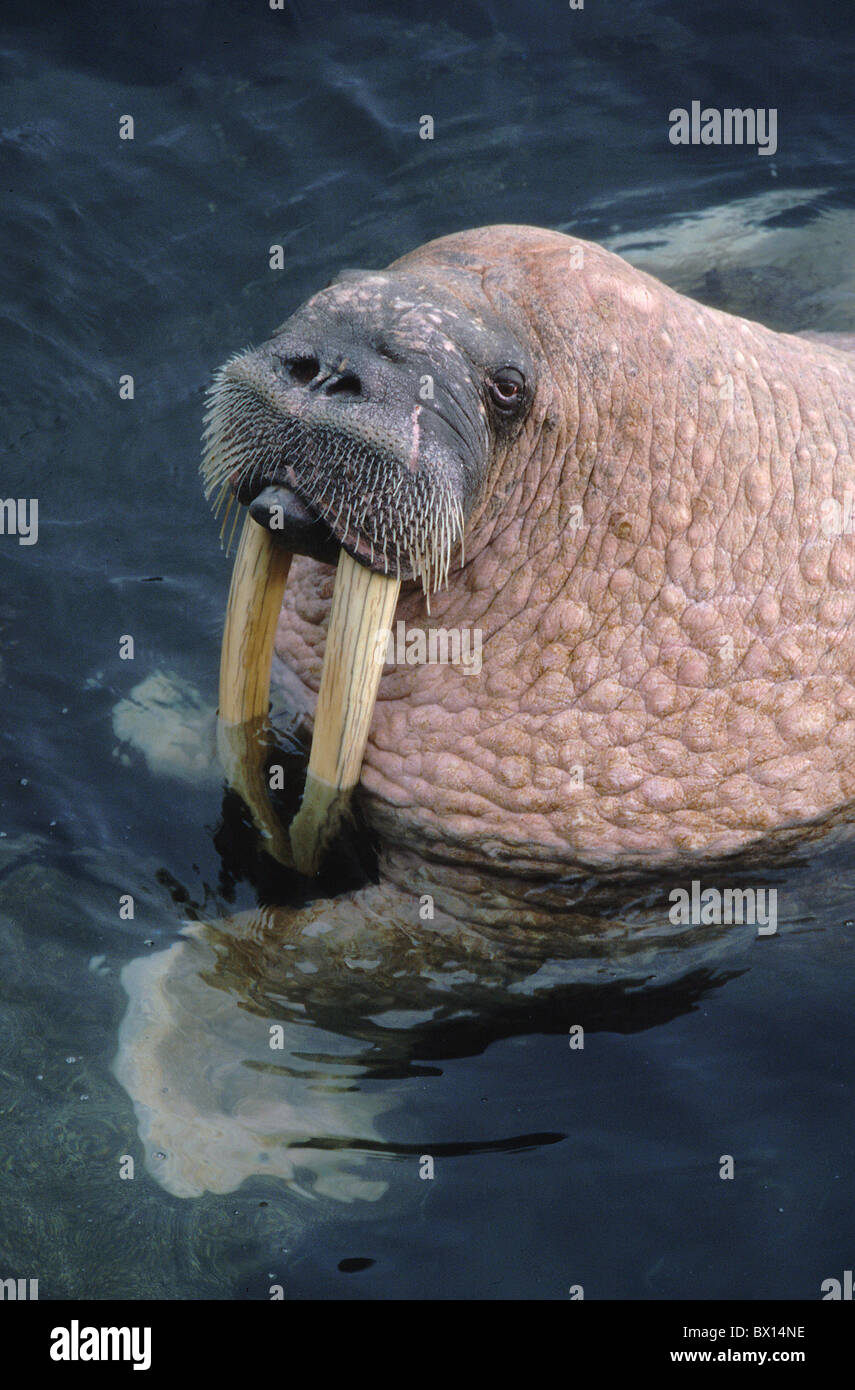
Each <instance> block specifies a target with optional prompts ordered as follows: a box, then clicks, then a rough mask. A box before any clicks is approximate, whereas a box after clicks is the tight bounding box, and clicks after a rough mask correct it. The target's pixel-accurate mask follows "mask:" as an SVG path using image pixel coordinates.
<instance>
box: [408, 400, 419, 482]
mask: <svg viewBox="0 0 855 1390" xmlns="http://www.w3.org/2000/svg"><path fill="white" fill-rule="evenodd" d="M421 409H422V408H421V406H420V405H415V406H414V407H413V413H412V416H411V417H410V418H411V424H412V426H413V447H412V449H411V450H410V457H409V459H408V461H407V464H408V467H409V470H410V472H411V473H415V471H416V469H417V468H418V466H419V415H420V414H421Z"/></svg>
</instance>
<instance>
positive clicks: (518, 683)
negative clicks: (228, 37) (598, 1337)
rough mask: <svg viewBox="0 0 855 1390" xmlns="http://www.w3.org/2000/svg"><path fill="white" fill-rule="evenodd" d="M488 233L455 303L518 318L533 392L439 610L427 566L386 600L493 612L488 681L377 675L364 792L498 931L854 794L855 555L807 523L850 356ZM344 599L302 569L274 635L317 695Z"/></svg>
mask: <svg viewBox="0 0 855 1390" xmlns="http://www.w3.org/2000/svg"><path fill="white" fill-rule="evenodd" d="M502 235H503V234H501V233H499V232H497V230H496V229H491V231H490V233H489V234H484V233H477V232H476V233H471V234H468V235H467V237H466V239H465V250H466V256H465V257H463V258H461V259H464V260H465V261H466V264H465V267H464V268H465V271H466V274H467V275H468V276H469V282H470V283H471V307H472V309H473V311H476V312H477V308H478V305H479V303H480V304H484V302H485V300H486V302H487V303H488V304H489V306H490V308H491V309H493V310H494V311H495V312H496V313H499V314H502V315H504V316H506V317H507V318H508V320H509V321H510V322H511V323H512V324H513V325H514V326H515V327H516V326H517V325H519V331H520V332H523V333H525V334H526V335H527V343H528V346H529V349H530V351H531V353H532V356H533V358H534V360H535V363H536V369H537V392H536V397H535V400H534V403H533V405H532V409H531V412H530V414H529V416H528V418H527V420H526V423H525V425H524V427H523V430H522V434H521V435H520V436H518V437H517V438H516V439H515V440H514V441H513V443H512V444H511V446H510V447H508V448H506V449H505V450H504V451H503V452H500V453H499V454H498V456H497V457H496V458H495V459H494V460H493V464H492V469H491V474H490V476H489V478H488V483H487V486H486V488H485V490H484V492H483V495H482V496H481V498H480V500H479V501H478V502H477V503H476V504H475V506H474V509H473V510H472V512H471V514H470V516H469V518H468V522H467V528H466V546H465V565H464V567H463V568H462V569H456V570H455V569H454V568H452V572H451V576H450V581H449V588H448V590H447V591H442V592H440V593H439V594H437V595H435V596H434V597H433V598H432V600H431V616H430V618H428V617H427V615H426V608H425V602H424V599H423V597H422V595H421V594H420V593H419V592H417V591H416V588H415V586H414V585H409V586H406V585H405V587H404V590H403V592H402V597H401V601H400V604H399V608H398V613H397V617H398V619H403V620H404V621H405V622H406V623H407V625H408V626H419V627H422V628H428V629H429V628H430V627H443V628H455V627H457V628H463V629H466V628H470V629H480V631H481V633H482V667H481V671H480V673H479V674H466V673H464V671H463V670H462V669H461V668H460V667H459V666H451V665H442V666H439V665H435V666H431V665H419V666H404V665H402V666H397V667H395V668H392V667H387V670H386V672H385V673H384V676H383V679H382V682H381V688H380V696H379V699H378V703H377V707H376V710H375V714H374V721H373V725H372V731H371V737H370V740H369V745H368V749H367V753H366V757H365V762H364V767H363V775H362V784H361V789H360V791H361V807H362V811H363V814H364V816H365V818H366V819H367V821H368V824H369V826H370V828H371V829H372V831H373V832H374V834H375V836H376V838H377V840H378V843H379V846H380V863H381V873H382V875H383V877H384V879H386V880H388V881H389V882H390V883H392V884H395V885H397V887H398V888H399V889H400V891H401V892H402V893H404V894H409V895H413V894H414V893H416V894H417V893H421V892H428V891H433V892H435V895H436V899H437V904H438V905H439V906H441V908H442V910H443V911H446V912H447V913H448V914H449V915H450V916H451V917H452V918H455V919H458V920H463V919H468V920H475V921H479V922H481V921H483V922H484V923H485V924H486V923H493V924H495V925H497V926H501V924H502V922H503V921H505V922H507V923H511V922H513V923H516V924H518V925H526V924H528V923H530V924H531V925H535V924H536V923H538V922H540V921H544V922H545V921H549V920H551V919H554V918H555V916H556V914H558V915H560V914H561V913H562V911H564V910H565V909H566V907H567V906H568V905H570V904H572V902H573V901H574V900H577V899H578V894H579V885H580V883H582V882H584V881H585V880H586V879H587V878H588V877H589V876H590V875H591V874H592V873H593V874H595V875H600V876H606V877H607V876H609V875H615V876H617V877H618V878H619V879H620V878H624V877H626V876H627V875H632V874H641V873H644V872H646V871H651V870H659V869H674V868H675V866H677V865H682V866H689V867H691V866H693V865H694V866H695V867H697V866H698V865H700V864H704V863H708V862H712V861H722V860H726V859H727V857H728V856H730V855H734V854H736V853H742V852H745V851H746V850H748V849H754V850H757V851H758V852H759V853H760V854H761V855H762V854H763V853H765V852H766V851H768V850H770V849H773V848H774V847H775V846H783V847H785V846H786V845H788V844H789V843H790V842H791V841H793V840H794V839H797V838H803V836H804V833H805V832H804V827H805V826H814V827H815V826H816V825H818V824H819V823H821V822H822V821H823V820H824V819H825V818H828V817H829V816H831V814H832V812H834V811H835V808H839V807H841V806H843V805H844V804H845V803H847V802H850V801H852V800H853V799H855V686H853V681H852V672H853V670H855V650H853V636H852V634H853V631H855V625H853V618H855V611H853V608H855V583H853V579H855V545H853V537H852V536H850V535H847V534H842V535H831V536H826V534H825V533H824V531H823V527H822V522H821V509H822V508H823V506H824V505H826V504H827V500H828V499H830V498H834V499H836V500H837V501H838V502H839V503H840V505H841V506H844V505H845V500H846V493H847V491H848V490H849V489H850V488H851V486H852V485H853V469H852V465H851V448H852V443H853V434H855V425H853V419H852V414H851V405H850V404H849V403H851V402H852V401H853V399H855V374H853V369H852V367H851V366H850V363H849V360H848V358H847V356H846V355H845V354H844V353H842V352H838V351H835V350H834V349H830V348H825V347H821V346H819V345H816V344H813V343H807V342H805V341H803V340H801V339H798V338H795V337H791V336H789V335H784V334H777V333H773V332H771V331H769V330H767V329H764V328H762V327H760V326H759V325H757V324H754V323H749V322H747V321H745V320H742V319H737V318H734V317H731V316H729V315H726V314H723V313H719V312H717V311H714V310H711V309H707V308H704V307H702V306H700V305H698V304H695V303H694V302H693V301H690V300H688V299H685V298H684V297H682V296H680V295H677V294H675V293H674V292H672V291H670V290H668V289H667V288H665V287H664V286H662V285H660V284H659V283H658V282H656V281H655V280H652V279H651V278H649V277H648V276H646V275H644V274H642V273H641V272H639V271H636V270H634V269H632V268H631V267H630V266H628V265H626V264H625V263H624V262H622V261H621V260H619V259H618V258H616V257H614V256H612V255H610V254H609V253H607V252H605V251H603V250H602V249H600V248H599V247H596V246H592V245H590V244H588V243H583V242H577V241H575V240H574V239H570V238H566V237H562V236H560V235H557V234H550V233H539V232H534V231H532V232H531V233H530V234H529V236H528V237H527V238H522V247H521V237H520V229H513V232H511V231H510V230H508V232H507V233H506V235H507V239H508V240H507V246H506V247H504V246H503V244H502ZM454 241H455V243H456V244H457V247H458V248H459V247H460V246H461V244H462V242H463V241H464V239H463V238H461V237H456V238H454ZM446 256H447V250H445V249H444V245H443V241H440V242H436V243H432V244H430V245H428V246H426V247H424V248H421V249H420V250H419V251H417V252H415V253H413V254H412V255H411V256H408V257H405V258H404V259H403V260H402V261H401V262H399V263H397V264H398V265H400V266H401V268H406V269H414V268H417V267H418V268H422V267H425V268H427V269H428V270H429V269H430V268H431V266H432V265H433V264H436V265H437V266H440V267H441V266H442V264H443V262H444V259H445V258H446ZM391 269H394V267H392V268H391ZM455 269H457V267H455ZM460 278H461V277H458V276H456V282H455V292H456V293H457V294H458V296H461V295H462V294H464V293H465V291H462V290H461V289H460ZM330 591H331V571H329V570H328V569H327V567H324V566H319V565H318V564H317V563H316V562H314V561H310V560H304V559H302V558H300V559H298V560H296V561H295V565H294V569H293V571H292V580H291V583H290V585H289V588H288V590H287V593H286V603H285V607H284V608H283V613H282V617H281V619H280V626H279V631H278V636H277V651H278V654H279V656H280V657H281V658H282V660H283V661H284V662H285V663H286V664H287V665H288V666H289V667H290V668H291V669H292V671H293V672H295V673H296V675H297V676H298V677H299V679H300V680H301V681H302V682H303V684H304V686H305V687H307V688H308V690H309V691H310V692H311V691H316V690H317V686H318V680H319V675H320V660H321V655H322V651H323V640H324V621H325V614H326V608H327V605H328V598H329V593H330ZM428 883H431V884H432V885H433V888H432V889H430V888H428V887H427V886H426V885H427V884H428Z"/></svg>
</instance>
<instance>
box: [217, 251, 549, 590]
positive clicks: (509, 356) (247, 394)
mask: <svg viewBox="0 0 855 1390" xmlns="http://www.w3.org/2000/svg"><path fill="white" fill-rule="evenodd" d="M460 288H461V292H462V290H463V285H462V284H461V287H460ZM533 377H534V369H533V364H532V359H531V355H530V353H529V351H528V349H527V348H526V346H525V344H524V342H523V341H522V340H521V338H520V337H518V336H516V335H515V334H514V332H513V330H512V328H511V327H510V326H509V324H508V323H507V321H505V320H504V319H502V318H500V317H499V316H498V315H497V314H496V313H494V312H493V311H491V309H490V306H489V305H488V304H487V302H486V301H485V302H484V303H483V304H482V305H481V306H480V309H479V312H477V313H476V314H473V312H472V308H471V303H470V304H467V303H465V302H464V300H463V299H462V298H456V297H455V295H454V293H453V285H452V286H450V285H449V282H448V277H447V276H446V277H444V279H443V282H442V284H441V286H440V285H437V284H436V283H431V279H430V277H429V276H425V275H414V274H412V273H407V272H395V271H394V269H392V270H390V271H388V272H383V273H376V272H370V271H364V272H363V271H352V270H351V271H346V272H344V273H343V274H342V275H340V276H339V277H338V278H337V279H336V280H334V281H333V282H332V284H330V285H329V286H328V287H327V288H326V289H325V290H323V291H321V293H319V294H316V295H314V296H313V297H312V298H311V299H309V300H308V301H307V303H305V304H304V305H303V306H302V308H300V309H298V310H297V312H296V313H295V314H293V315H292V317H291V318H289V319H288V320H287V321H286V322H285V323H284V324H282V325H281V327H280V328H278V329H277V330H276V331H275V332H274V334H273V336H272V337H271V338H270V339H269V340H268V341H267V342H266V343H264V344H262V346H261V347H259V348H256V349H254V350H252V351H250V352H244V353H241V354H239V355H238V356H236V357H233V358H232V359H231V360H230V361H229V362H227V363H226V365H225V366H224V367H223V368H222V369H221V370H220V371H219V372H218V374H217V377H216V379H215V381H214V384H213V386H212V388H211V392H210V409H209V412H208V416H207V432H206V448H205V458H204V463H203V475H204V478H205V484H206V488H207V491H208V493H209V494H213V495H214V496H215V497H216V498H217V500H218V501H223V500H225V499H226V497H227V495H228V492H229V491H231V492H232V493H233V494H234V495H235V496H236V497H237V499H238V501H239V502H241V503H242V504H244V505H246V506H249V509H250V513H251V515H252V516H253V518H254V519H255V520H256V521H257V522H258V523H259V524H260V525H262V526H266V527H268V528H269V529H270V530H271V533H272V534H273V536H274V537H275V538H276V539H278V540H280V541H281V542H282V544H283V545H285V546H286V548H287V549H289V550H291V551H292V552H297V553H300V554H306V555H311V556H313V557H314V558H316V559H321V560H332V561H333V562H334V561H335V559H336V558H337V554H338V551H339V550H340V549H344V550H345V551H347V553H348V554H349V555H351V556H352V557H353V558H354V559H355V560H356V561H357V562H358V563H360V564H362V565H365V566H367V567H368V568H370V569H372V570H375V571H377V572H379V573H382V574H393V575H395V576H396V577H397V578H399V579H403V580H407V579H416V580H418V581H419V582H420V583H421V585H422V587H423V589H424V592H425V593H426V594H428V595H429V594H430V593H432V592H434V591H435V590H436V589H438V588H439V587H440V585H441V584H442V583H443V582H445V581H447V578H448V572H449V566H450V564H451V561H452V557H453V555H454V554H455V552H457V553H458V554H460V553H461V548H462V540H463V529H464V526H465V523H466V518H467V517H468V516H469V514H470V513H471V510H472V507H473V505H474V504H475V503H476V501H477V500H478V499H479V498H480V497H481V496H482V494H483V492H484V488H485V483H486V480H487V478H488V476H489V472H490V467H489V465H490V458H491V455H492V454H493V453H494V452H495V451H496V450H497V449H502V448H507V447H508V446H509V445H510V444H511V443H512V441H513V437H514V435H515V434H516V432H517V431H518V429H519V427H520V425H521V424H522V422H523V420H524V419H525V415H526V413H527V411H528V409H529V407H530V405H531V401H532V398H533V394H534V380H533Z"/></svg>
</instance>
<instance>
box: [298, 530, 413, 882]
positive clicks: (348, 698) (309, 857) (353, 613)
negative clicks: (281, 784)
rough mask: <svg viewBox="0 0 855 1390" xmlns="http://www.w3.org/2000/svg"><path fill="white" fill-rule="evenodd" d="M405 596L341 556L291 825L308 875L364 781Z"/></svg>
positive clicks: (395, 581)
mask: <svg viewBox="0 0 855 1390" xmlns="http://www.w3.org/2000/svg"><path fill="white" fill-rule="evenodd" d="M400 589H401V582H400V580H399V579H391V578H389V577H388V576H387V575H384V574H375V573H374V572H373V571H372V570H369V569H366V568H365V567H364V566H363V565H358V564H357V563H356V561H355V560H353V559H351V557H350V556H349V555H348V554H347V552H346V551H344V550H342V551H341V552H340V554H339V557H338V570H337V572H336V578H335V589H334V590H333V599H332V606H331V608H330V616H329V627H328V630H327V641H326V649H325V651H324V664H323V668H322V670H321V685H320V690H319V691H318V704H317V709H316V712H315V730H314V736H313V738H312V751H311V756H310V758H309V770H308V773H307V776H306V789H305V792H304V793H303V802H302V805H301V807H300V810H299V811H298V813H297V815H296V816H295V817H294V820H293V821H292V823H291V847H292V849H293V851H294V863H295V865H296V867H297V868H298V869H299V870H300V872H301V873H304V874H308V875H311V874H314V873H316V872H317V869H318V865H319V864H320V862H321V859H322V857H323V854H324V850H325V849H326V847H327V845H328V844H329V843H330V841H331V839H332V838H333V836H334V835H335V833H336V830H337V829H338V826H339V824H340V822H341V819H342V817H343V815H344V814H345V812H346V810H347V805H348V802H349V800H350V795H351V792H352V791H353V788H354V787H355V786H356V784H357V782H358V781H359V774H360V771H361V768H362V759H363V757H364V756H365V745H366V743H367V742H368V730H369V727H370V725H371V716H372V714H373V712H374V705H375V702H376V699H377V690H378V687H379V685H380V677H381V675H382V672H383V663H382V662H381V661H378V660H377V659H376V653H377V637H378V633H379V632H380V631H382V630H383V629H386V628H388V627H389V626H390V624H391V621H392V618H393V616H394V613H395V607H396V605H397V602H398V594H399V593H400Z"/></svg>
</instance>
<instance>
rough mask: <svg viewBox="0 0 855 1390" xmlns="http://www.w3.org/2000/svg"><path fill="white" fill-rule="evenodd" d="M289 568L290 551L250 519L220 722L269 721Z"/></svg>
mask: <svg viewBox="0 0 855 1390" xmlns="http://www.w3.org/2000/svg"><path fill="white" fill-rule="evenodd" d="M290 568H291V555H290V552H289V551H287V550H283V549H282V548H281V546H277V545H276V544H275V543H274V542H273V540H272V539H271V536H270V532H269V531H265V530H264V528H263V527H261V526H259V525H257V523H256V522H254V521H253V520H252V518H251V517H249V516H248V517H247V518H246V521H245V522H244V527H243V534H242V535H241V538H240V545H239V547H238V553H237V555H236V556H235V567H234V570H233V571H232V583H231V588H230V589H229V604H228V609H227V612H226V627H225V631H224V632H223V649H222V655H221V657H220V718H221V719H224V720H226V721H227V722H228V723H230V724H244V723H246V721H247V720H249V719H266V718H267V708H268V704H269V702H270V667H271V665H272V662H273V639H274V637H275V636H276V624H277V622H278V620H279V610H280V609H281V607H282V595H283V594H284V593H285V581H286V579H287V578H288V571H289V569H290Z"/></svg>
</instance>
